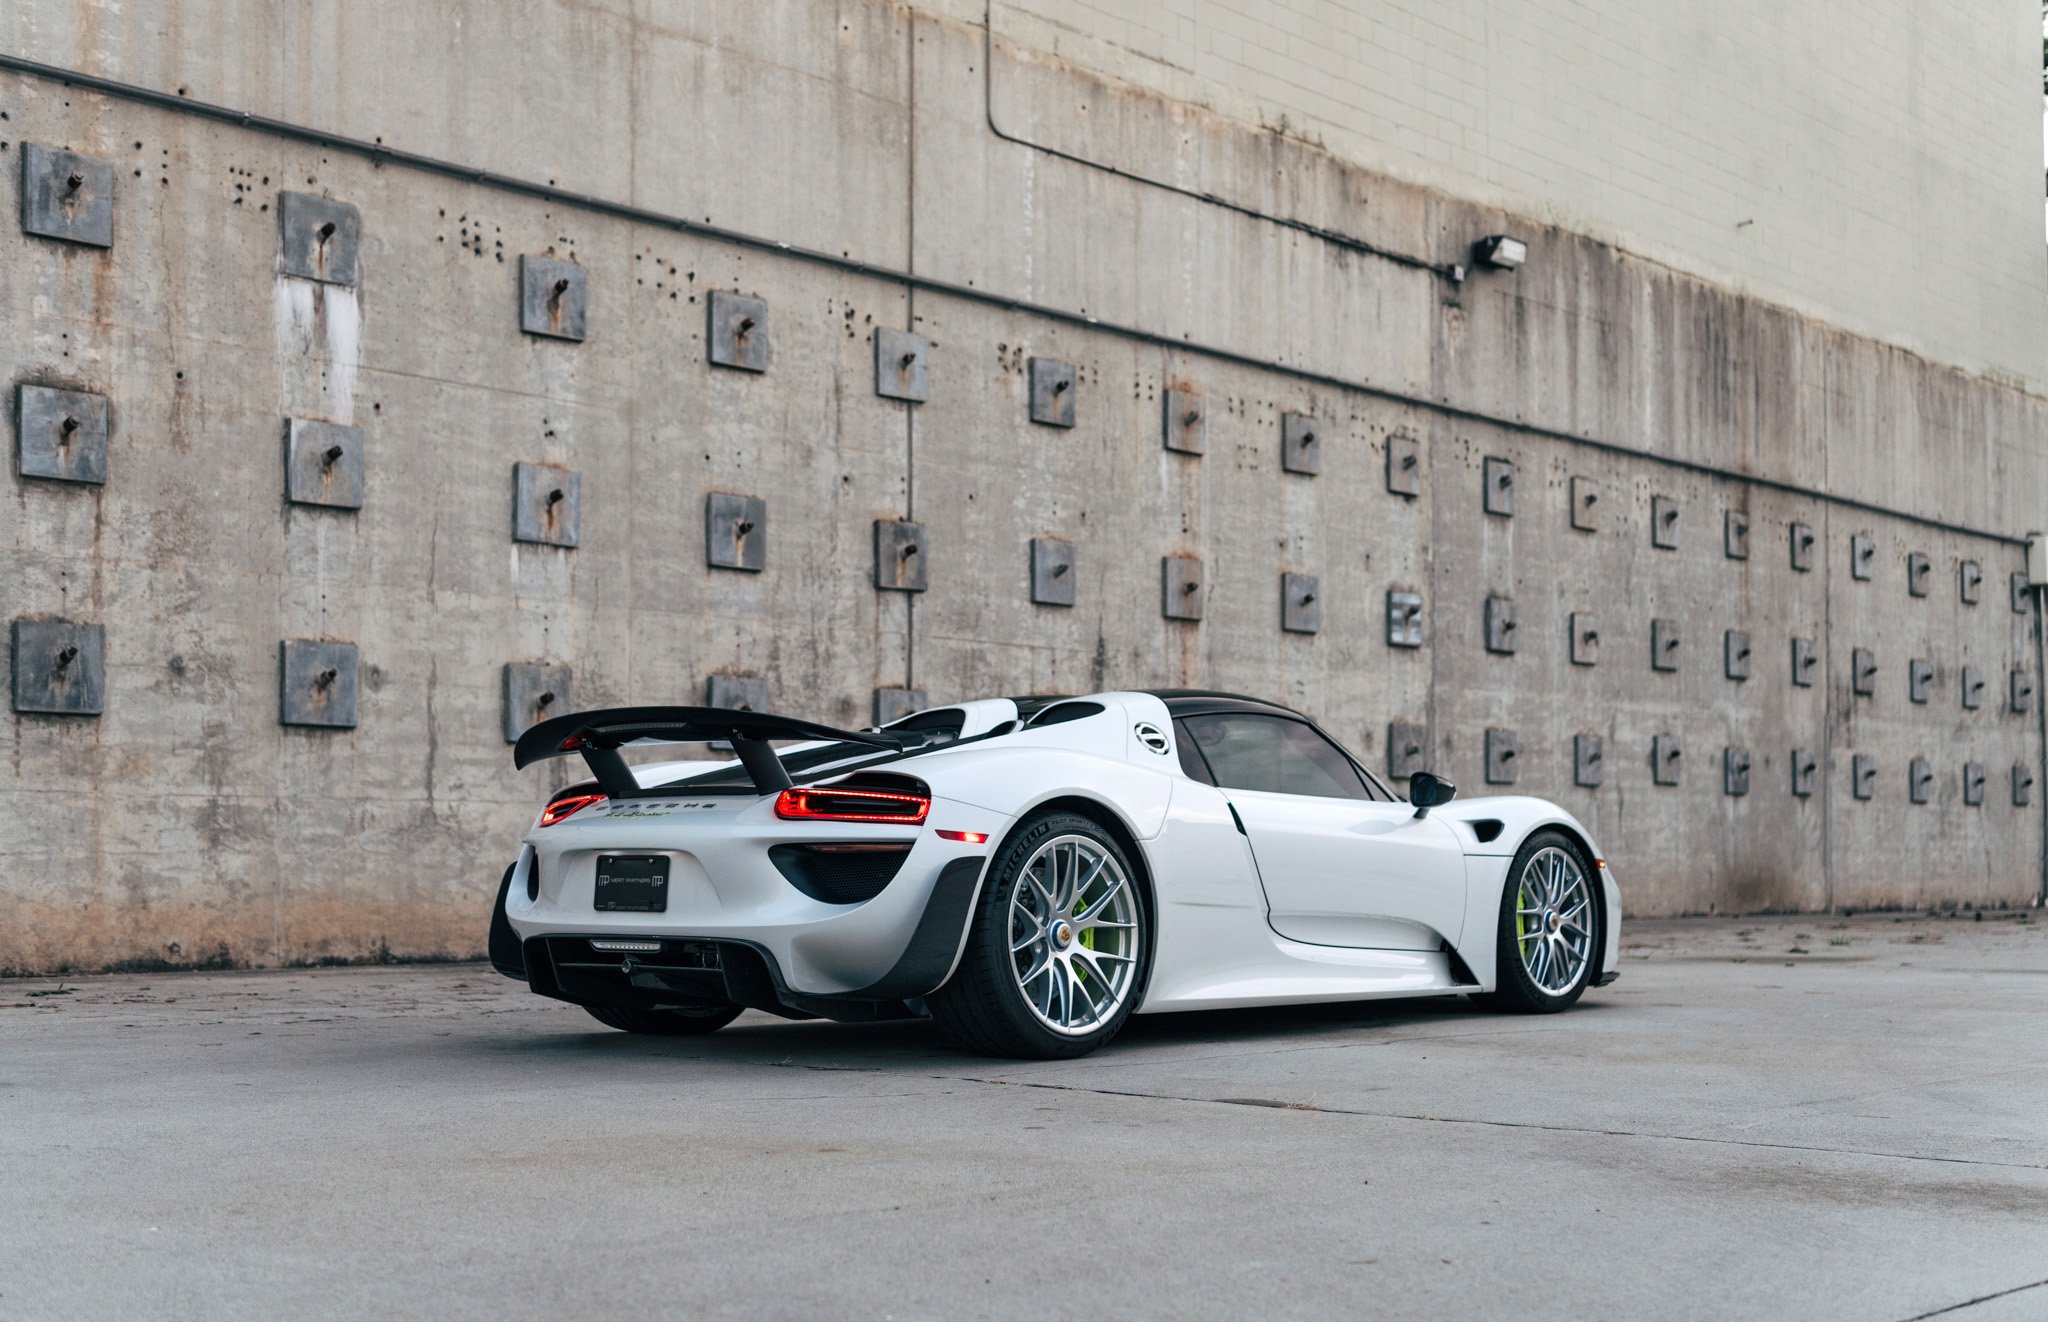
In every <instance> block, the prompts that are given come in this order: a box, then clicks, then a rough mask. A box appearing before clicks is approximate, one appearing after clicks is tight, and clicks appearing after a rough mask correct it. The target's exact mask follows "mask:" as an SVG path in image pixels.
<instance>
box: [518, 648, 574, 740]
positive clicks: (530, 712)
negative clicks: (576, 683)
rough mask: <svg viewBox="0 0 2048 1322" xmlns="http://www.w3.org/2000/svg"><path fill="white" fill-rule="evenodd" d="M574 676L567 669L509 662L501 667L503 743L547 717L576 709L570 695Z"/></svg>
mask: <svg viewBox="0 0 2048 1322" xmlns="http://www.w3.org/2000/svg"><path fill="white" fill-rule="evenodd" d="M574 678H575V675H574V673H573V672H572V671H571V670H570V668H569V667H568V666H562V665H548V664H545V663H542V662H528V661H512V662H508V663H506V666H505V742H506V743H508V744H514V743H518V742H519V736H520V735H522V734H525V733H526V732H527V730H528V729H530V728H531V727H533V726H535V725H538V724H539V723H540V722H542V721H545V720H548V719H549V718H551V717H555V716H561V715H564V714H566V713H568V712H572V711H575V710H576V703H575V700H574V699H573V698H572V697H571V696H570V684H571V682H572V681H573V680H574Z"/></svg>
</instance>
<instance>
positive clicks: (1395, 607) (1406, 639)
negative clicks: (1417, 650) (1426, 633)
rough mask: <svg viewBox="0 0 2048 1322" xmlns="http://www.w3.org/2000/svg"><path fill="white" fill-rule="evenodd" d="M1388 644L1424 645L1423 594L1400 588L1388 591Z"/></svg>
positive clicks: (1393, 645) (1395, 645) (1400, 645)
mask: <svg viewBox="0 0 2048 1322" xmlns="http://www.w3.org/2000/svg"><path fill="white" fill-rule="evenodd" d="M1387 646H1389V647H1420V646H1422V594H1421V593H1420V592H1403V591H1401V590H1399V589H1398V588H1396V589H1392V590H1390V591H1389V592H1388V593H1387Z"/></svg>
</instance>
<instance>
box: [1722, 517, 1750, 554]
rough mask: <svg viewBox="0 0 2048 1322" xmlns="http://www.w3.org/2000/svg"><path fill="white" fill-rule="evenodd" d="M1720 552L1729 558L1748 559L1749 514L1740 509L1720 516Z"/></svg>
mask: <svg viewBox="0 0 2048 1322" xmlns="http://www.w3.org/2000/svg"><path fill="white" fill-rule="evenodd" d="M1721 554H1723V555H1725V556H1727V557H1728V558H1729V559H1730V560H1747V559H1749V515H1748V514H1746V513H1744V512H1743V511H1741V510H1729V511H1728V512H1727V513H1726V514H1724V515H1723V516H1722V517H1721Z"/></svg>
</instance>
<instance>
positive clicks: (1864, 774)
mask: <svg viewBox="0 0 2048 1322" xmlns="http://www.w3.org/2000/svg"><path fill="white" fill-rule="evenodd" d="M1849 792H1850V793H1851V794H1853V795H1855V796H1856V797H1857V798H1859V799H1867V798H1870V797H1871V796H1872V795H1874V794H1876V793H1877V759H1876V758H1874V757H1872V756H1871V755H1870V754H1868V753H1858V754H1856V755H1855V756H1854V757H1852V758H1850V759H1849Z"/></svg>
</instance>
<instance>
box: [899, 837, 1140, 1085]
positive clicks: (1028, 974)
mask: <svg viewBox="0 0 2048 1322" xmlns="http://www.w3.org/2000/svg"><path fill="white" fill-rule="evenodd" d="M1146 940H1147V931H1146V925H1145V900H1144V895H1143V894H1142V893H1141V891H1140V888H1139V885H1138V880H1137V873H1136V872H1135V870H1134V869H1133V868H1132V866H1131V862H1130V860H1129V859H1128V858H1127V857H1125V855H1124V851H1123V849H1122V848H1121V847H1120V846H1118V844H1117V843H1116V841H1115V840H1114V839H1112V838H1111V837H1110V835H1109V833H1108V832H1106V831H1104V830H1103V829H1102V828H1101V827H1100V826H1098V825H1096V824H1095V823H1094V822H1093V821H1091V820H1089V819H1088V818H1086V817H1082V816H1080V815H1079V814H1078V813H1070V812H1051V813H1045V814H1043V815H1041V816H1039V817H1036V818H1033V819H1031V820H1029V821H1027V822H1026V823H1025V824H1024V826H1023V828H1022V829H1021V830H1019V831H1017V832H1016V833H1015V834H1014V835H1013V836H1011V838H1010V839H1009V841H1008V842H1007V843H1005V844H1004V846H1003V848H1002V851H1001V852H1000V853H998V854H997V855H996V859H995V862H994V863H993V864H992V865H991V866H990V868H989V874H988V880H987V882H986V883H985V884H984V885H983V886H982V890H981V900H980V903H979V904H978V905H977V907H976V909H975V912H974V916H973V918H972V920H971V922H970V925H969V927H968V931H967V949H966V951H965V952H964V953H963V954H962V955H961V957H960V967H959V969H958V970H957V971H955V972H954V974H953V977H952V979H951V980H950V981H948V982H947V983H946V985H945V986H944V987H941V988H940V989H939V990H937V991H935V992H933V993H932V994H931V995H930V996H928V997H926V998H925V1002H926V1004H927V1005H928V1006H929V1007H930V1009H931V1012H932V1018H933V1019H934V1020H936V1021H937V1023H938V1025H939V1027H940V1028H941V1029H943V1030H944V1031H945V1032H946V1033H947V1034H948V1035H949V1036H950V1037H952V1038H953V1040H954V1041H956V1042H958V1043H959V1044H960V1045H962V1046H964V1047H966V1048H968V1049H969V1050H971V1051H979V1052H984V1053H986V1054H988V1055H991V1056H1018V1057H1024V1058H1027V1059H1037V1060H1058V1059H1066V1058H1069V1057H1073V1056H1082V1055H1086V1054H1087V1053H1088V1052H1090V1051H1093V1050H1095V1048H1097V1047H1099V1046H1101V1045H1102V1044H1103V1043H1105V1042H1107V1041H1109V1039H1110V1038H1112V1037H1114V1036H1116V1032H1117V1030H1118V1029H1120V1028H1122V1027H1123V1024H1124V1020H1125V1019H1127V1018H1129V1017H1130V1014H1131V1011H1132V1009H1133V1008H1134V1007H1135V1006H1136V1004H1137V989H1138V984H1139V980H1140V975H1141V974H1142V972H1143V970H1144V964H1143V959H1144V957H1145V941H1146Z"/></svg>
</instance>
